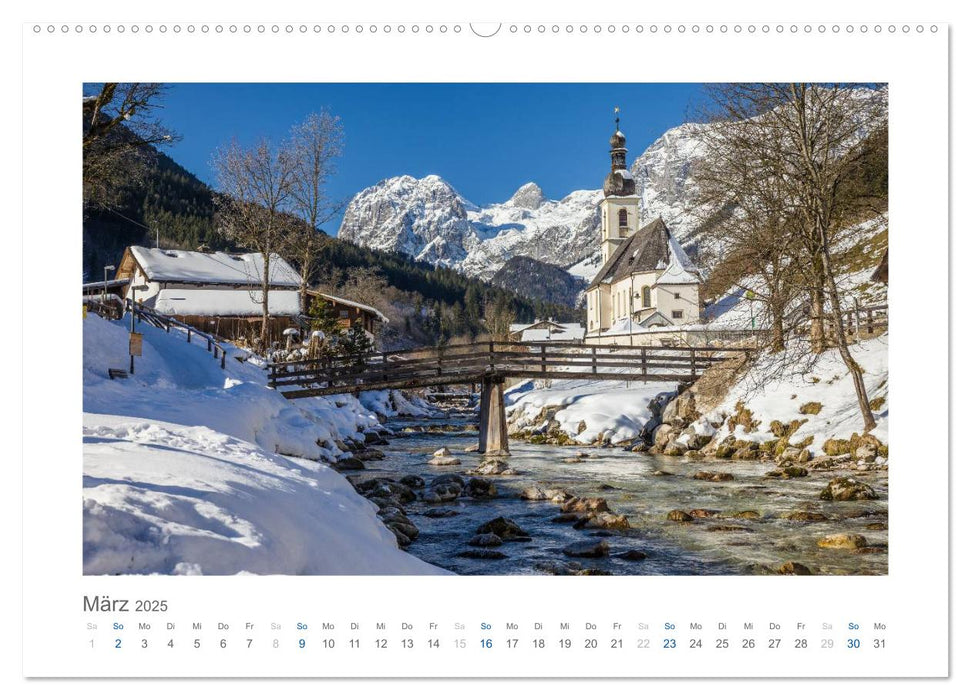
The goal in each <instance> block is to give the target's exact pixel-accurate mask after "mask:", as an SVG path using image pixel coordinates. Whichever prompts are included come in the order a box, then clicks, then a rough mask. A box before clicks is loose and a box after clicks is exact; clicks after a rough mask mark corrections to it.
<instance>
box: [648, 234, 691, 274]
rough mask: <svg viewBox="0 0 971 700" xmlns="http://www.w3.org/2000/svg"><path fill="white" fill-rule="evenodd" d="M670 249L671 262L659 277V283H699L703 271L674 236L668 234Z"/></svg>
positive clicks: (669, 257)
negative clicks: (700, 270) (699, 269)
mask: <svg viewBox="0 0 971 700" xmlns="http://www.w3.org/2000/svg"><path fill="white" fill-rule="evenodd" d="M668 251H669V255H668V260H669V263H668V266H667V269H665V270H664V272H663V273H662V274H661V276H660V277H658V278H657V284H698V283H699V282H701V273H700V272H699V271H698V268H697V267H695V265H694V263H693V262H691V258H689V257H688V254H687V253H685V252H684V248H682V247H681V244H680V243H678V239H677V238H675V237H674V236H668Z"/></svg>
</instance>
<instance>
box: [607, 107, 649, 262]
mask: <svg viewBox="0 0 971 700" xmlns="http://www.w3.org/2000/svg"><path fill="white" fill-rule="evenodd" d="M614 112H615V113H617V112H620V108H619V107H615V108H614ZM614 122H615V124H616V129H615V130H614V134H613V136H611V137H610V174H609V175H607V177H606V179H604V198H603V201H602V202H600V250H601V253H602V256H603V258H602V260H601V263H600V264H601V267H602V266H603V265H606V264H607V261H608V260H609V259H610V256H611V255H612V254H613V252H614V251H615V250H616V249H617V246H618V245H620V243H622V242H623V240H624V239H625V238H627V237H628V236H629V235H631V234H632V233H634V232H635V231H637V229H638V228H639V227H640V222H639V220H638V211H637V209H638V207H637V205H638V197H637V195H636V194H634V176H633V175H631V173H630V171H629V170H628V169H627V138H626V137H625V136H624V134H623V133H622V132H621V130H620V117H619V116H618V117H616V118H615V120H614Z"/></svg>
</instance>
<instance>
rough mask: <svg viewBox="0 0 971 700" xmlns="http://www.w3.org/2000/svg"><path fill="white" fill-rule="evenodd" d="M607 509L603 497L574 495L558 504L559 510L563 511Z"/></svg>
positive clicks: (603, 510)
mask: <svg viewBox="0 0 971 700" xmlns="http://www.w3.org/2000/svg"><path fill="white" fill-rule="evenodd" d="M609 510H610V508H609V507H608V506H607V501H606V499H604V498H578V497H574V498H571V499H569V500H568V501H565V502H564V503H563V505H561V506H560V511H561V512H563V513H603V512H608V511H609Z"/></svg>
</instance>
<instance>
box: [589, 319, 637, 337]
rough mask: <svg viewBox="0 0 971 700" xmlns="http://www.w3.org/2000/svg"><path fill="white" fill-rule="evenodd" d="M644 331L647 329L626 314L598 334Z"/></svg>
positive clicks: (623, 333)
mask: <svg viewBox="0 0 971 700" xmlns="http://www.w3.org/2000/svg"><path fill="white" fill-rule="evenodd" d="M646 331H647V329H646V328H645V327H644V326H642V325H641V324H639V323H638V322H637V321H634V320H632V319H631V318H630V317H629V316H628V317H625V318H622V319H620V320H618V321H617V322H615V323H614V325H612V326H611V327H610V328H608V329H607V330H605V331H604V332H603V333H601V334H600V335H630V334H632V333H644V332H646Z"/></svg>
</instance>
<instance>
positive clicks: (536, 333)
mask: <svg viewBox="0 0 971 700" xmlns="http://www.w3.org/2000/svg"><path fill="white" fill-rule="evenodd" d="M583 334H584V329H583V324H580V323H563V324H558V325H557V327H555V328H527V329H526V330H524V331H523V341H524V342H536V341H542V340H582V339H583Z"/></svg>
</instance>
